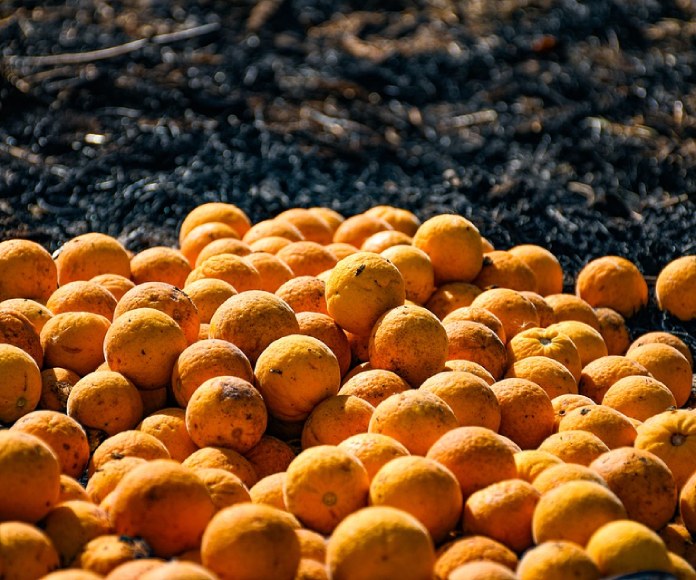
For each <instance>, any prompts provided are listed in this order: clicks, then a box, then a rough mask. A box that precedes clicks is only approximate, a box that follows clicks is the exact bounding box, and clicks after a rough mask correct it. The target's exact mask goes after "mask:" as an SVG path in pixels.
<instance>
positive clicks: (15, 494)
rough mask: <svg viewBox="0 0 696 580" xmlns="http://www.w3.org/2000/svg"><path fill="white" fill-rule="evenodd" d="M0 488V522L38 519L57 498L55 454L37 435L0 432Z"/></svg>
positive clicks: (58, 485)
mask: <svg viewBox="0 0 696 580" xmlns="http://www.w3.org/2000/svg"><path fill="white" fill-rule="evenodd" d="M0 489H2V490H3V494H2V496H0V522H5V521H8V520H19V521H25V522H32V523H33V522H37V521H38V520H40V519H41V518H42V517H44V516H45V515H46V514H47V513H48V512H49V511H50V510H51V508H52V507H53V506H54V505H55V504H56V502H57V501H58V494H59V493H60V463H59V461H58V457H57V456H56V454H55V453H54V452H53V450H52V449H51V448H50V447H49V446H48V445H47V444H46V443H44V442H43V441H42V440H41V439H39V438H38V437H37V436H36V435H31V434H29V433H24V432H21V431H15V430H2V431H0ZM0 544H1V542H0ZM0 561H2V560H0Z"/></svg>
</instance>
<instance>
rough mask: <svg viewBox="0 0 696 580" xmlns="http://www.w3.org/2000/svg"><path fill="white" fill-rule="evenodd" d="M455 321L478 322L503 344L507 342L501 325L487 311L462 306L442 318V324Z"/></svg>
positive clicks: (493, 315)
mask: <svg viewBox="0 0 696 580" xmlns="http://www.w3.org/2000/svg"><path fill="white" fill-rule="evenodd" d="M456 320H462V321H468V322H479V323H481V324H483V325H484V326H487V327H488V328H490V329H491V330H492V331H493V332H495V333H496V334H497V335H498V338H499V339H500V340H501V341H502V342H503V344H505V343H506V342H507V337H506V336H505V329H504V328H503V323H502V322H500V319H499V318H498V317H497V316H496V315H495V314H493V313H492V312H490V311H489V310H486V309H484V308H472V307H471V306H462V307H461V308H457V309H456V310H452V312H450V313H449V314H447V315H446V316H445V317H443V318H442V323H443V324H447V323H448V322H453V321H456Z"/></svg>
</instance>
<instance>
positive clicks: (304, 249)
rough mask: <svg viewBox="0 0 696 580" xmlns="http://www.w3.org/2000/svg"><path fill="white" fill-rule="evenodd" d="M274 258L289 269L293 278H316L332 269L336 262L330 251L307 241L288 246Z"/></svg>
mask: <svg viewBox="0 0 696 580" xmlns="http://www.w3.org/2000/svg"><path fill="white" fill-rule="evenodd" d="M276 256H277V257H278V258H279V259H281V260H282V261H283V262H285V263H286V264H287V265H288V266H289V267H290V269H291V270H292V272H293V274H294V275H295V276H316V275H317V274H319V273H320V272H323V271H324V270H330V269H331V268H333V267H334V266H335V265H336V262H337V261H338V260H337V259H336V256H334V255H333V254H332V253H331V251H330V250H327V249H326V248H325V247H324V246H322V245H321V244H318V243H317V242H311V241H309V240H302V241H299V242H293V243H291V244H288V245H287V246H285V247H283V248H281V249H280V250H278V252H277V253H276Z"/></svg>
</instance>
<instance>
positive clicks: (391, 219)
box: [365, 205, 421, 236]
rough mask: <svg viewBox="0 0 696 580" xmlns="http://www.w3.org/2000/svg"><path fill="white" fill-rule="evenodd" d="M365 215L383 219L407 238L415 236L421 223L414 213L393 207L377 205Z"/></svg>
mask: <svg viewBox="0 0 696 580" xmlns="http://www.w3.org/2000/svg"><path fill="white" fill-rule="evenodd" d="M365 215H370V216H374V217H378V218H381V219H383V220H384V221H385V222H387V223H388V224H389V225H391V226H392V227H393V228H394V229H395V230H396V231H398V232H403V233H404V234H406V235H407V236H413V235H414V234H415V233H416V231H417V230H418V226H420V223H421V221H420V219H419V218H418V216H417V215H416V214H414V213H413V212H412V211H409V210H407V209H405V208H400V207H394V206H392V205H375V206H373V207H371V208H370V209H368V210H367V211H365Z"/></svg>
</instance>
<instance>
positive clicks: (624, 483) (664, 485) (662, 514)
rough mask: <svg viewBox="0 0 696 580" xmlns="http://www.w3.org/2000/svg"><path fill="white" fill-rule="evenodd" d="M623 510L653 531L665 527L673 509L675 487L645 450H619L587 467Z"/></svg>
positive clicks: (663, 467) (665, 469)
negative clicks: (597, 476)
mask: <svg viewBox="0 0 696 580" xmlns="http://www.w3.org/2000/svg"><path fill="white" fill-rule="evenodd" d="M590 468H591V469H594V470H595V471H596V472H597V473H599V475H601V476H602V478H603V479H604V481H606V482H607V485H608V486H609V489H611V490H612V491H613V492H614V493H615V494H616V495H617V496H618V498H619V499H620V500H621V502H622V503H623V504H624V507H625V508H626V513H627V514H628V517H629V518H631V519H632V520H636V521H638V522H640V523H642V524H644V525H646V526H648V527H649V528H650V529H653V530H659V529H660V528H662V527H663V526H665V525H666V524H667V523H668V522H669V521H670V520H671V519H672V516H673V515H674V511H675V509H676V507H677V486H676V483H675V481H674V477H673V475H672V472H671V471H670V470H669V468H668V467H667V465H666V464H665V462H664V461H662V460H661V459H660V458H659V457H657V456H656V455H653V454H652V453H650V452H649V451H645V450H643V449H634V448H632V447H620V448H618V449H612V450H611V451H607V452H606V453H603V454H602V455H600V456H599V457H598V458H597V459H595V460H594V461H593V462H592V463H591V464H590Z"/></svg>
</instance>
